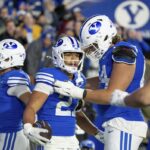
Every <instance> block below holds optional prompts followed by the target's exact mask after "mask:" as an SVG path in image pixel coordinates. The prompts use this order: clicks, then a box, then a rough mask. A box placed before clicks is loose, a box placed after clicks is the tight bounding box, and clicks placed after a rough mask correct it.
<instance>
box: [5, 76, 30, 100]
mask: <svg viewBox="0 0 150 150" xmlns="http://www.w3.org/2000/svg"><path fill="white" fill-rule="evenodd" d="M7 85H8V90H7V94H8V95H11V96H16V97H17V98H19V97H20V96H21V95H23V94H24V93H27V92H30V93H31V90H30V80H29V78H28V76H27V75H24V74H16V75H15V76H11V77H9V78H8V80H7Z"/></svg>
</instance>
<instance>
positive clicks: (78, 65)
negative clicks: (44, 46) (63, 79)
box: [62, 52, 84, 73]
mask: <svg viewBox="0 0 150 150" xmlns="http://www.w3.org/2000/svg"><path fill="white" fill-rule="evenodd" d="M67 53H71V54H72V55H73V53H76V54H79V59H74V60H72V59H69V60H66V59H65V55H66V54H67ZM83 57H84V54H83V53H82V52H64V53H63V54H62V59H63V62H64V66H65V67H64V70H66V71H67V72H68V73H75V72H77V71H81V70H82V67H83Z"/></svg>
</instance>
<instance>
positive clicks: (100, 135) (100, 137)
mask: <svg viewBox="0 0 150 150" xmlns="http://www.w3.org/2000/svg"><path fill="white" fill-rule="evenodd" d="M95 138H96V139H97V140H98V141H100V142H101V143H104V132H103V131H101V130H99V131H98V132H97V133H96V134H95Z"/></svg>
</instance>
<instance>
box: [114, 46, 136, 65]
mask: <svg viewBox="0 0 150 150" xmlns="http://www.w3.org/2000/svg"><path fill="white" fill-rule="evenodd" d="M136 57H137V52H136V51H135V50H134V49H133V48H130V47H127V46H118V47H116V48H115V49H114V50H113V52H112V59H113V61H114V62H118V63H126V64H135V63H136Z"/></svg>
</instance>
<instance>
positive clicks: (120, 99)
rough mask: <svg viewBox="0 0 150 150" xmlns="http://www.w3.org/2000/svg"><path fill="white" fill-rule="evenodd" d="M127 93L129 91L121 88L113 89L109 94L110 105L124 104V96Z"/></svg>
mask: <svg viewBox="0 0 150 150" xmlns="http://www.w3.org/2000/svg"><path fill="white" fill-rule="evenodd" d="M127 95H129V93H127V92H125V91H121V90H115V91H114V92H113V93H112V95H111V99H110V100H111V102H110V103H111V105H116V106H126V104H125V102H124V98H125V97H126V96H127Z"/></svg>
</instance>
